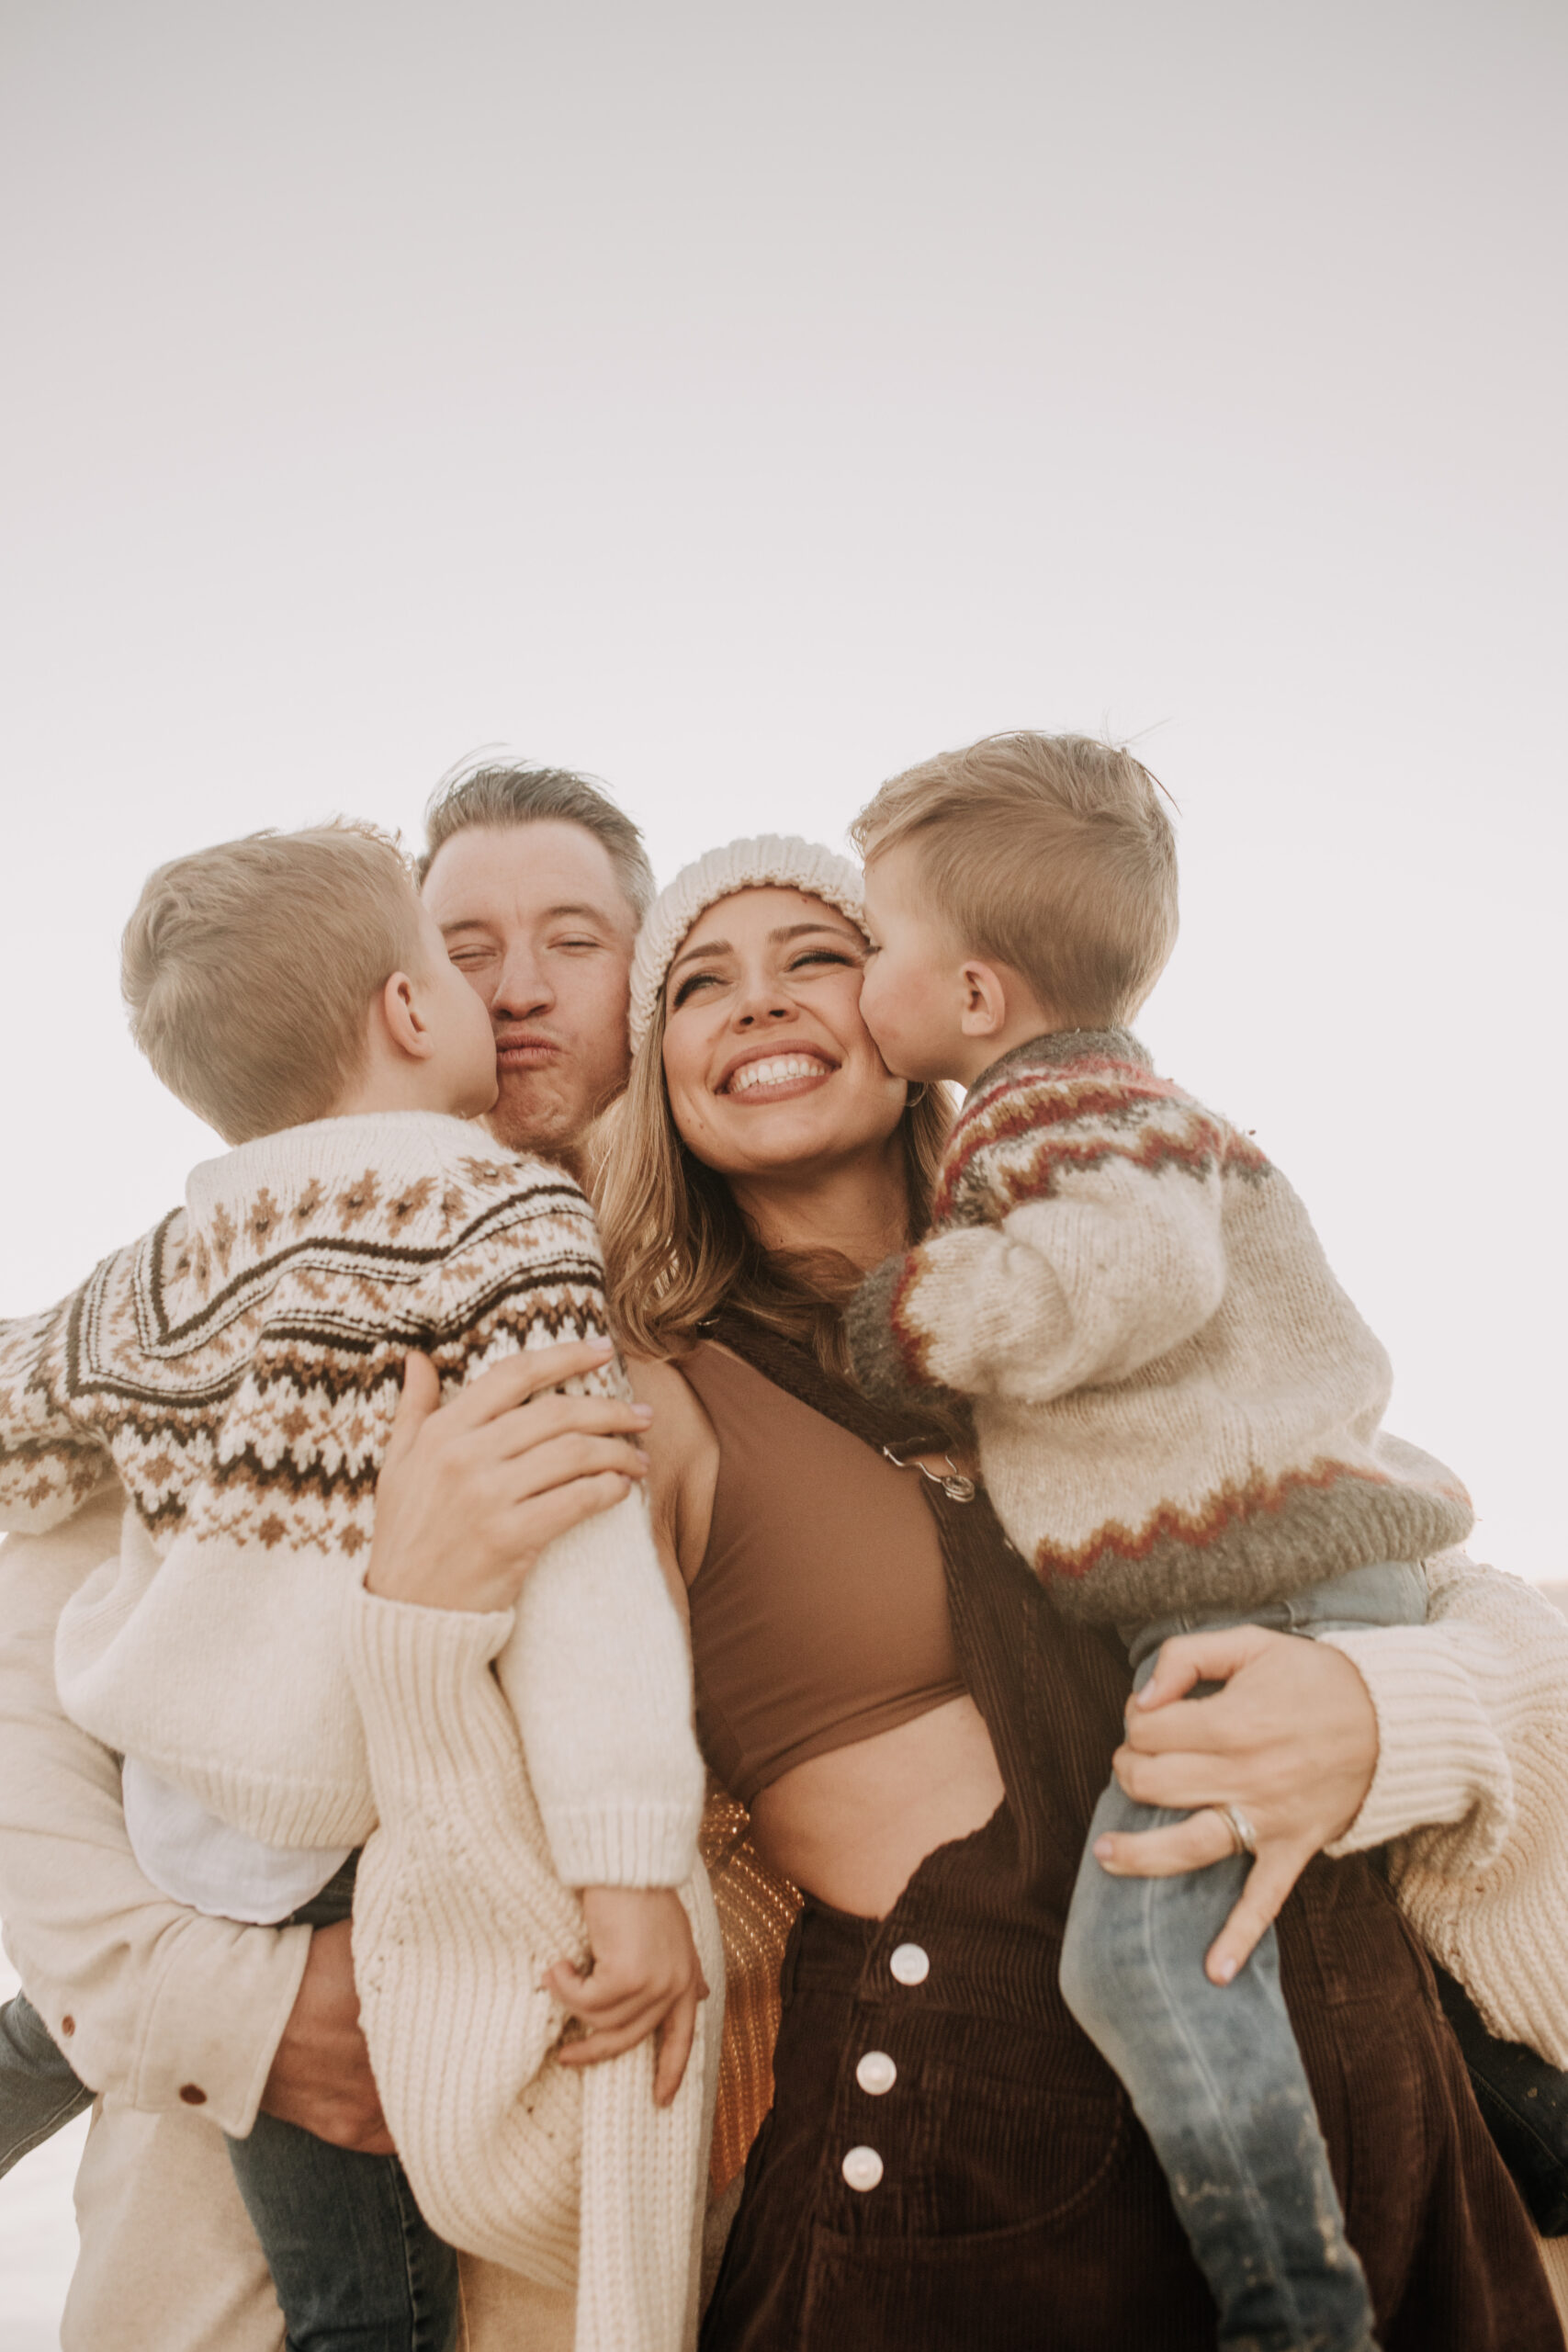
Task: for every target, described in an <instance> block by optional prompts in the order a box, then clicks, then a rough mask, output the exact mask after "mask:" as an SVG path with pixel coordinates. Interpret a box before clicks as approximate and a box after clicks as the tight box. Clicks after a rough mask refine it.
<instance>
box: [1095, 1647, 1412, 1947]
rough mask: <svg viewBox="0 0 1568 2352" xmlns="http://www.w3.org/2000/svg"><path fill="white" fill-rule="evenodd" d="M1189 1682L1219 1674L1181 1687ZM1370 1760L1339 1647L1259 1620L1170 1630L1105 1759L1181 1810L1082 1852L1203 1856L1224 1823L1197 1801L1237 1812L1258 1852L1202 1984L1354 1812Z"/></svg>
mask: <svg viewBox="0 0 1568 2352" xmlns="http://www.w3.org/2000/svg"><path fill="white" fill-rule="evenodd" d="M1196 1682H1223V1683H1224V1685H1225V1688H1224V1690H1223V1691H1215V1692H1214V1693H1213V1696H1212V1697H1210V1698H1206V1699H1188V1698H1186V1697H1185V1696H1184V1694H1185V1693H1186V1692H1187V1691H1190V1690H1191V1688H1192V1686H1193V1684H1194V1683H1196ZM1377 1760H1378V1725H1377V1717H1376V1715H1375V1714H1374V1713H1373V1711H1372V1702H1371V1698H1370V1697H1369V1696H1368V1693H1367V1686H1366V1684H1365V1683H1364V1682H1363V1681H1362V1680H1361V1678H1360V1676H1359V1674H1358V1673H1357V1671H1356V1669H1355V1668H1354V1667H1353V1666H1352V1665H1351V1663H1350V1661H1349V1659H1348V1657H1344V1656H1343V1655H1342V1654H1341V1653H1340V1652H1339V1651H1338V1650H1335V1649H1328V1648H1326V1647H1325V1645H1324V1644H1323V1643H1321V1642H1314V1641H1305V1640H1303V1638H1302V1637H1301V1636H1300V1635H1299V1634H1271V1633H1266V1632H1265V1631H1264V1630H1263V1628H1262V1627H1261V1626H1258V1625H1234V1626H1230V1627H1228V1628H1227V1629H1226V1630H1225V1631H1224V1632H1223V1633H1217V1634H1181V1635H1179V1637H1178V1638H1177V1639H1175V1640H1173V1641H1168V1642H1167V1643H1166V1644H1165V1645H1164V1647H1163V1648H1162V1650H1161V1651H1160V1656H1159V1663H1158V1665H1157V1666H1156V1668H1155V1671H1154V1673H1153V1674H1152V1675H1151V1676H1150V1678H1149V1679H1148V1681H1147V1682H1146V1683H1145V1685H1144V1688H1143V1690H1142V1691H1139V1692H1138V1693H1137V1695H1136V1696H1135V1697H1134V1699H1133V1700H1132V1701H1131V1702H1130V1703H1129V1705H1128V1708H1127V1731H1126V1737H1125V1740H1124V1741H1123V1744H1122V1746H1121V1747H1119V1748H1118V1749H1117V1751H1116V1754H1115V1757H1114V1758H1113V1764H1114V1769H1115V1773H1116V1778H1117V1779H1118V1780H1119V1781H1121V1783H1122V1788H1123V1789H1124V1790H1125V1791H1126V1792H1127V1794H1128V1795H1129V1796H1130V1797H1132V1798H1134V1800H1135V1801H1136V1802H1137V1803H1138V1804H1153V1805H1162V1806H1168V1807H1170V1808H1173V1809H1174V1808H1177V1807H1180V1808H1182V1809H1184V1810H1188V1811H1189V1812H1190V1819H1188V1820H1186V1821H1179V1822H1173V1823H1172V1824H1170V1825H1169V1826H1168V1827H1166V1828H1164V1829H1145V1830H1143V1831H1140V1832H1138V1833H1137V1834H1135V1835H1134V1834H1127V1833H1123V1834H1122V1835H1120V1836H1110V1837H1105V1838H1099V1839H1097V1840H1096V1843H1095V1849H1094V1850H1095V1857H1096V1859H1097V1860H1098V1861H1099V1862H1100V1865H1101V1867H1102V1868H1105V1869H1109V1870H1111V1871H1113V1872H1114V1873H1115V1874H1116V1875H1117V1876H1118V1877H1126V1878H1175V1877H1178V1876H1179V1875H1180V1873H1181V1872H1182V1871H1195V1870H1204V1869H1206V1868H1207V1867H1208V1866H1209V1865H1210V1864H1211V1863H1213V1862H1218V1861H1223V1860H1224V1859H1225V1857H1226V1856H1227V1855H1229V1854H1231V1853H1233V1852H1234V1851H1235V1841H1234V1840H1233V1838H1232V1837H1231V1832H1230V1826H1229V1824H1228V1823H1227V1822H1226V1821H1225V1819H1224V1816H1223V1815H1221V1814H1218V1813H1215V1812H1213V1811H1210V1810H1205V1808H1208V1807H1213V1806H1214V1805H1220V1804H1229V1805H1234V1806H1235V1809H1236V1811H1237V1812H1238V1813H1242V1814H1245V1815H1246V1816H1247V1820H1248V1821H1249V1822H1250V1823H1251V1825H1252V1827H1253V1829H1254V1830H1255V1831H1256V1833H1257V1838H1258V1855H1257V1860H1256V1861H1255V1862H1254V1863H1253V1866H1252V1869H1251V1871H1249V1872H1248V1874H1247V1884H1246V1886H1245V1887H1244V1888H1243V1890H1242V1894H1241V1900H1240V1901H1239V1902H1238V1903H1237V1905H1236V1906H1235V1910H1234V1911H1233V1912H1232V1913H1231V1915H1230V1917H1229V1918H1228V1919H1227V1920H1226V1921H1225V1924H1224V1928H1222V1930H1221V1932H1220V1935H1219V1937H1218V1939H1216V1941H1215V1942H1214V1943H1213V1946H1212V1947H1211V1949H1210V1951H1209V1956H1208V1960H1207V1962H1206V1963H1205V1966H1206V1969H1207V1973H1208V1974H1209V1976H1210V1978H1211V1979H1212V1981H1213V1983H1214V1984H1216V1985H1228V1984H1229V1983H1230V1981H1231V1979H1232V1977H1233V1976H1235V1973H1236V1971H1237V1970H1238V1969H1239V1968H1240V1967H1241V1965H1242V1963H1243V1962H1244V1961H1246V1960H1247V1957H1248V1955H1249V1954H1250V1952H1251V1951H1252V1949H1253V1947H1254V1945H1255V1944H1256V1943H1257V1941H1258V1938H1259V1936H1261V1935H1262V1933H1263V1931H1264V1929H1265V1928H1267V1927H1268V1926H1269V1922H1270V1921H1271V1920H1272V1919H1273V1918H1274V1917H1276V1916H1277V1914H1278V1912H1279V1909H1280V1905H1281V1904H1282V1903H1283V1902H1284V1900H1285V1897H1286V1895H1287V1894H1289V1893H1290V1891H1291V1889H1292V1886H1294V1884H1295V1883H1296V1881H1297V1879H1298V1878H1299V1877H1300V1876H1301V1874H1302V1872H1303V1870H1304V1869H1305V1868H1306V1866H1307V1864H1308V1862H1309V1861H1311V1860H1312V1858H1313V1856H1314V1854H1315V1853H1317V1852H1319V1851H1320V1849H1322V1848H1323V1847H1325V1846H1328V1845H1332V1844H1333V1842H1334V1840H1335V1839H1336V1838H1339V1837H1342V1836H1343V1834H1344V1832H1345V1831H1346V1830H1347V1829H1348V1827H1349V1826H1350V1824H1351V1823H1352V1822H1353V1821H1354V1820H1355V1818H1356V1815H1358V1814H1359V1811H1360V1810H1361V1806H1362V1804H1364V1803H1365V1801H1366V1795H1367V1791H1368V1790H1369V1789H1370V1788H1371V1784H1372V1774H1373V1772H1374V1771H1375V1770H1376V1769H1377Z"/></svg>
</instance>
